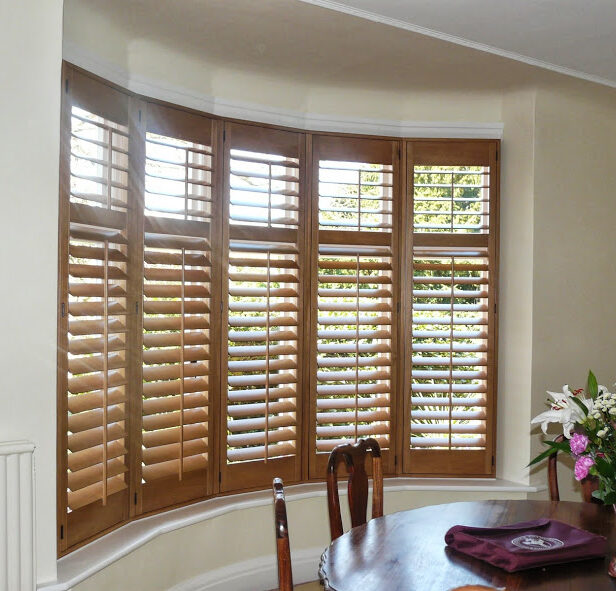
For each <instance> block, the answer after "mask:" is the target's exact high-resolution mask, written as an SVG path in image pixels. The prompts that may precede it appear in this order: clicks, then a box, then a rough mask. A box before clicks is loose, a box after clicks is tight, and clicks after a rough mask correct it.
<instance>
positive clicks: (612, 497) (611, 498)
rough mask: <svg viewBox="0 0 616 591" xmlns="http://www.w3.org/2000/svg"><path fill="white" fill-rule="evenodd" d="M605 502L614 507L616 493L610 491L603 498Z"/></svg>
mask: <svg viewBox="0 0 616 591" xmlns="http://www.w3.org/2000/svg"><path fill="white" fill-rule="evenodd" d="M603 502H604V503H605V504H606V505H613V504H615V503H616V492H614V491H610V492H608V493H607V494H606V495H605V496H604V497H603Z"/></svg>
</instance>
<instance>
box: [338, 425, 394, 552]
mask: <svg viewBox="0 0 616 591" xmlns="http://www.w3.org/2000/svg"><path fill="white" fill-rule="evenodd" d="M368 452H370V454H371V455H372V518H375V517H382V516H383V468H382V465H381V448H380V447H379V444H378V442H377V441H376V440H375V439H372V438H371V437H369V438H367V439H360V440H359V441H358V442H357V443H355V444H351V443H347V444H342V445H338V446H337V447H335V448H334V449H333V450H332V452H331V454H330V456H329V462H328V463H327V504H328V510H329V529H330V533H331V539H332V542H333V541H334V540H335V539H336V538H339V537H340V536H341V535H342V515H341V514H340V498H339V496H338V475H337V471H338V465H339V464H340V462H342V461H343V460H344V463H345V465H346V470H347V473H348V474H349V480H348V487H349V507H350V510H351V526H352V527H356V526H358V525H362V524H364V523H366V513H367V511H368V475H367V474H366V469H365V463H366V455H367V453H368Z"/></svg>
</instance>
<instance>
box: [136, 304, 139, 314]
mask: <svg viewBox="0 0 616 591" xmlns="http://www.w3.org/2000/svg"><path fill="white" fill-rule="evenodd" d="M135 314H139V302H135Z"/></svg>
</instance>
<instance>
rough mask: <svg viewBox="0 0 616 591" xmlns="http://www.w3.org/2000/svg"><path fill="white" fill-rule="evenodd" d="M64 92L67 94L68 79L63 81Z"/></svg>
mask: <svg viewBox="0 0 616 591" xmlns="http://www.w3.org/2000/svg"><path fill="white" fill-rule="evenodd" d="M64 92H66V93H68V78H67V79H66V80H65V81H64Z"/></svg>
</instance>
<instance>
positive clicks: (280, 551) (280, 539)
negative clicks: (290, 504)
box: [272, 478, 293, 591]
mask: <svg viewBox="0 0 616 591" xmlns="http://www.w3.org/2000/svg"><path fill="white" fill-rule="evenodd" d="M272 488H273V491H274V519H275V524H276V525H275V527H276V553H277V555H278V587H279V589H280V591H293V571H292V569H291V548H290V546H289V527H288V525H287V503H286V501H285V500H284V488H283V486H282V480H281V479H280V478H274V482H273V484H272Z"/></svg>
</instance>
